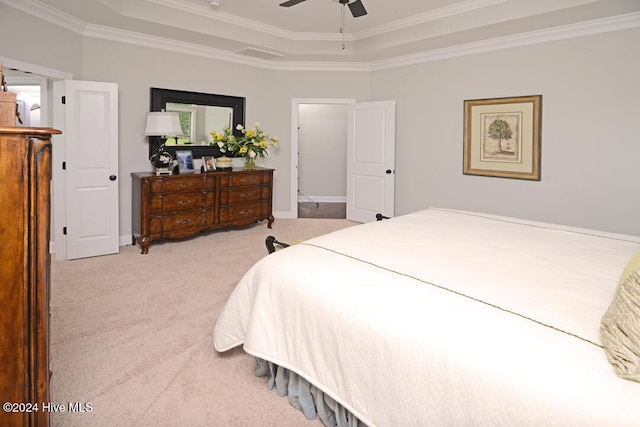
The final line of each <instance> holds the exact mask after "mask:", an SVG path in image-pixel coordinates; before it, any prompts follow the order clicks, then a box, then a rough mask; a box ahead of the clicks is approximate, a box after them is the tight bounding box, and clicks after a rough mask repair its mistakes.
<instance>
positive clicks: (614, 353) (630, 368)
mask: <svg viewBox="0 0 640 427" xmlns="http://www.w3.org/2000/svg"><path fill="white" fill-rule="evenodd" d="M600 333H601V335H602V343H603V344H604V351H605V352H606V354H607V359H609V362H611V364H612V365H613V367H614V369H615V371H616V374H617V375H618V376H619V377H621V378H625V379H628V380H632V381H638V382H640V252H638V253H637V254H635V255H634V257H633V258H631V261H629V263H628V264H627V266H626V267H625V269H624V271H623V272H622V275H621V276H620V281H619V282H618V288H617V289H616V294H615V296H614V297H613V302H612V303H611V305H610V306H609V309H608V310H607V312H606V313H605V314H604V316H603V317H602V324H601V326H600Z"/></svg>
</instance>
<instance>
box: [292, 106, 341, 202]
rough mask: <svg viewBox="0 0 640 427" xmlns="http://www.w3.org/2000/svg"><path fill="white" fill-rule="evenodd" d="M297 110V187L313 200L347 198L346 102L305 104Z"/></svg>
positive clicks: (325, 200)
mask: <svg viewBox="0 0 640 427" xmlns="http://www.w3.org/2000/svg"><path fill="white" fill-rule="evenodd" d="M298 112H299V119H298V123H299V130H298V152H299V155H298V177H299V181H298V189H299V190H300V191H301V192H303V193H304V194H306V195H307V196H310V197H311V198H312V199H313V200H314V201H324V202H341V201H342V202H343V201H345V200H346V197H347V105H346V104H341V105H337V104H302V105H300V106H299V109H298ZM302 201H305V202H306V201H308V200H307V199H305V198H303V200H302Z"/></svg>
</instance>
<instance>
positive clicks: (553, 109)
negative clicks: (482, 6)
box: [372, 29, 640, 235]
mask: <svg viewBox="0 0 640 427" xmlns="http://www.w3.org/2000/svg"><path fill="white" fill-rule="evenodd" d="M638 46H640V29H632V30H625V31H619V32H614V33H606V34H600V35H595V36H587V37H581V38H575V39H569V40H563V41H556V42H549V43H544V44H537V45H531V46H525V47H520V48H513V49H505V50H499V51H495V52H488V53H482V54H475V55H468V56H464V57H459V58H454V59H447V60H441V61H436V62H429V63H425V64H421V65H414V66H409V67H404V68H401V69H389V70H384V71H376V72H374V73H373V78H372V88H373V93H372V98H373V99H374V100H382V99H396V100H397V105H398V107H397V108H398V110H397V148H396V170H397V180H396V214H403V213H408V212H411V211H415V210H417V209H422V208H425V207H427V206H429V205H431V206H442V207H451V208H459V209H467V210H477V211H483V212H491V213H497V214H505V215H511V216H517V217H525V218H529V219H535V220H543V221H551V222H558V223H563V224H569V225H576V226H585V227H590V228H596V229H603V230H608V231H614V232H624V233H631V234H635V235H640V220H639V218H640V165H639V164H638V161H639V160H640V103H639V102H638V100H639V99H640V98H639V97H640V79H639V78H638V76H640V55H639V54H638V53H639V50H638ZM537 94H541V95H542V163H541V168H542V180H541V181H540V182H533V181H523V180H513V179H504V178H491V177H479V176H470V175H463V174H462V152H463V102H464V100H465V99H481V98H494V97H508V96H521V95H537Z"/></svg>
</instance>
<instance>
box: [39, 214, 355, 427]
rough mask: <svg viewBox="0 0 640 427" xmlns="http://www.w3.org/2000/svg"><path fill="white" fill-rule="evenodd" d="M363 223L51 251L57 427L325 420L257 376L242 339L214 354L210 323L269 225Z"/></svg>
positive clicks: (260, 227) (290, 233)
mask: <svg viewBox="0 0 640 427" xmlns="http://www.w3.org/2000/svg"><path fill="white" fill-rule="evenodd" d="M354 224H355V223H353V222H350V221H346V220H342V219H295V220H294V219H289V220H288V219H280V220H276V221H275V223H274V224H273V229H272V230H269V229H267V227H266V225H265V224H264V222H263V223H259V224H256V225H252V226H249V227H244V228H239V229H234V230H223V231H214V232H209V233H206V234H201V235H199V236H197V237H195V238H191V239H186V240H180V241H162V242H152V243H151V245H150V249H149V254H148V255H141V254H140V248H139V247H134V246H126V247H122V248H120V249H121V251H120V253H119V254H116V255H108V256H103V257H95V258H87V259H80V260H73V261H53V262H52V272H51V277H52V285H51V288H52V289H51V346H50V349H51V371H52V377H51V401H52V402H53V403H56V404H60V403H65V404H67V402H81V403H86V402H89V403H91V411H90V412H84V413H71V412H64V413H53V414H51V421H52V425H53V426H65V427H68V426H240V427H242V426H315V427H319V426H321V423H320V421H318V420H315V421H307V420H306V419H305V418H304V416H303V415H302V413H301V412H298V411H297V410H295V409H293V408H292V407H291V406H290V405H289V403H288V402H287V400H286V399H285V398H281V397H278V396H277V394H276V393H275V392H271V391H268V390H267V389H266V386H265V379H264V378H258V377H255V376H254V375H253V371H254V368H255V361H254V359H253V358H252V357H251V356H249V355H247V354H246V353H244V352H243V351H242V350H241V349H235V350H232V351H229V352H227V353H225V354H218V353H217V352H216V351H215V350H214V349H213V344H212V337H211V336H212V331H213V327H214V325H215V321H216V319H217V316H218V313H219V312H220V311H221V309H222V307H223V305H224V303H225V301H226V300H227V298H228V296H229V294H230V293H231V292H232V290H233V288H234V286H235V284H236V283H237V281H238V280H239V279H240V278H241V277H242V275H243V274H244V272H245V271H246V270H247V269H248V268H249V267H250V266H251V265H253V264H254V263H255V262H256V261H257V260H259V259H260V258H262V257H263V256H267V250H266V247H265V244H264V241H265V238H266V236H268V235H274V236H275V237H276V238H277V239H278V240H280V241H283V242H287V241H298V240H302V239H306V238H310V237H314V236H318V235H322V234H325V233H327V232H330V231H333V230H337V229H340V228H344V227H348V226H351V225H354Z"/></svg>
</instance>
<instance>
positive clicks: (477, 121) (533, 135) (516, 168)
mask: <svg viewBox="0 0 640 427" xmlns="http://www.w3.org/2000/svg"><path fill="white" fill-rule="evenodd" d="M541 109H542V95H532V96H518V97H509V98H490V99H473V100H465V101H464V169H463V173H464V174H465V175H483V176H494V177H501V178H516V179H528V180H533V181H540V130H541Z"/></svg>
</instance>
